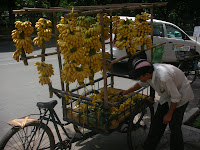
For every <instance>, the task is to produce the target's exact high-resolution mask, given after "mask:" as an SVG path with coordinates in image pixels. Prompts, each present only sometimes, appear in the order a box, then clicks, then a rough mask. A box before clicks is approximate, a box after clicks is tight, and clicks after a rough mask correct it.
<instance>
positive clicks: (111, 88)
mask: <svg viewBox="0 0 200 150" xmlns="http://www.w3.org/2000/svg"><path fill="white" fill-rule="evenodd" d="M165 5H166V3H163V2H159V3H125V4H107V5H100V6H75V7H73V8H61V7H51V8H48V9H43V8H23V9H21V10H14V11H13V12H14V13H15V14H25V13H52V14H53V24H54V30H55V35H56V40H59V32H58V29H57V27H56V25H57V13H58V12H62V13H63V14H64V17H65V18H69V17H71V14H69V12H72V10H73V16H74V17H78V16H94V15H96V14H99V20H100V25H101V27H103V26H104V24H105V22H104V18H103V16H104V13H107V14H108V15H109V19H110V20H109V22H110V25H109V27H110V29H109V32H110V34H109V36H110V42H109V43H105V35H104V34H105V31H104V30H105V29H104V28H102V30H101V33H100V34H101V46H102V58H101V60H102V64H103V65H102V66H103V73H102V77H101V78H97V79H94V81H93V83H92V84H91V81H89V82H88V83H85V84H84V86H81V85H80V86H79V87H77V88H74V89H70V86H69V84H66V83H64V82H63V81H62V79H61V78H62V77H61V71H62V69H63V59H62V58H63V56H62V54H61V48H60V46H59V45H57V51H56V52H54V53H45V50H44V47H42V53H41V55H34V56H26V54H25V53H23V55H21V58H20V59H21V60H23V61H24V63H25V64H28V60H29V59H33V58H38V57H41V58H42V61H43V62H44V61H45V57H47V56H49V55H57V56H58V64H59V70H60V82H61V89H56V88H54V87H53V85H52V84H49V91H50V93H51V94H52V93H54V94H55V95H56V96H57V97H59V98H61V99H62V110H63V120H64V121H66V122H67V124H71V123H72V124H73V127H74V129H75V131H76V132H77V133H79V134H81V136H80V138H74V139H73V140H72V141H73V142H75V141H77V140H84V139H87V138H88V137H91V136H93V135H95V134H99V133H101V134H105V135H108V134H110V133H112V132H113V131H119V132H122V133H127V140H128V144H129V148H130V149H134V146H135V145H134V143H133V142H134V139H133V138H134V136H133V135H134V132H135V131H136V130H137V129H138V128H140V127H143V128H146V126H145V123H144V122H145V121H147V122H150V121H151V118H152V116H153V114H154V109H153V105H152V103H153V102H151V100H150V97H151V96H152V92H151V90H150V87H145V88H142V89H140V90H139V91H136V92H134V93H130V94H128V95H124V96H120V95H118V93H119V92H120V91H121V89H120V87H119V88H116V87H115V84H114V80H117V79H119V78H126V79H127V80H130V79H129V77H128V76H122V75H117V74H114V73H113V68H112V65H113V64H114V63H116V62H118V61H121V60H123V59H126V58H128V57H130V55H127V56H125V57H122V58H119V59H115V60H114V59H113V37H112V35H113V34H112V32H113V29H112V23H113V22H112V18H113V14H116V12H118V11H130V10H135V9H150V13H151V18H150V19H151V24H150V26H151V29H153V8H155V7H161V6H165ZM151 39H152V40H153V30H151ZM105 44H110V58H109V59H110V60H108V59H106V53H105ZM159 45H162V44H159ZM159 45H154V46H152V47H150V48H146V49H144V47H143V49H142V51H143V52H144V51H145V50H151V54H152V55H153V48H155V47H157V46H159ZM138 53H140V52H137V53H136V54H138ZM108 63H109V64H110V66H111V69H110V71H109V72H108V71H107V68H106V64H108ZM152 97H153V96H152ZM147 110H148V111H147ZM146 114H148V116H147V117H145V116H146ZM142 122H143V123H142ZM84 129H87V132H86V131H85V130H84Z"/></svg>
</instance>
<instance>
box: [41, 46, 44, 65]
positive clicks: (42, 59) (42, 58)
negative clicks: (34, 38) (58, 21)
mask: <svg viewBox="0 0 200 150" xmlns="http://www.w3.org/2000/svg"><path fill="white" fill-rule="evenodd" d="M41 54H42V57H41V61H42V62H44V61H45V43H44V42H43V44H42V52H41Z"/></svg>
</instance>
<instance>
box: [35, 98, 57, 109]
mask: <svg viewBox="0 0 200 150" xmlns="http://www.w3.org/2000/svg"><path fill="white" fill-rule="evenodd" d="M57 103H58V102H57V100H52V101H50V102H38V103H37V107H38V108H47V109H52V108H54V107H55V106H56V104H57Z"/></svg>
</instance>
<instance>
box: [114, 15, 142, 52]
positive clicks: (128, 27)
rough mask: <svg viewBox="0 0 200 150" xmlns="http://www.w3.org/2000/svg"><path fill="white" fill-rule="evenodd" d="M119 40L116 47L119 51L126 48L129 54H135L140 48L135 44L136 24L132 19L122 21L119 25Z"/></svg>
mask: <svg viewBox="0 0 200 150" xmlns="http://www.w3.org/2000/svg"><path fill="white" fill-rule="evenodd" d="M117 31H118V33H117V39H116V43H115V44H116V46H117V48H118V49H119V50H122V49H123V48H124V47H125V48H126V50H127V52H130V53H131V54H134V53H135V51H136V49H138V47H137V46H136V44H135V43H134V39H133V38H134V37H135V36H136V34H137V33H136V29H135V28H134V22H133V21H132V20H131V19H126V20H124V19H120V20H119V23H118V25H117Z"/></svg>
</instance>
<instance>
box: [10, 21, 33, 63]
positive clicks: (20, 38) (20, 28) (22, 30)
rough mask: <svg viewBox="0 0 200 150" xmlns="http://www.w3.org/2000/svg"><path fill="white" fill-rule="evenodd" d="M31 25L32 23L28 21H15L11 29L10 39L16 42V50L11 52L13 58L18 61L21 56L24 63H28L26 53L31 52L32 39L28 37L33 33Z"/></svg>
mask: <svg viewBox="0 0 200 150" xmlns="http://www.w3.org/2000/svg"><path fill="white" fill-rule="evenodd" d="M31 25H32V23H31V22H29V21H25V22H21V21H16V22H15V28H16V29H15V30H13V31H12V39H13V42H14V43H16V44H15V46H16V51H15V52H14V53H13V58H14V59H15V60H16V61H17V62H18V61H19V57H20V56H21V58H22V59H24V64H25V65H28V62H27V59H26V53H28V54H30V53H32V52H33V46H32V45H31V43H32V40H31V38H29V37H28V36H30V35H31V34H32V33H33V27H32V26H31Z"/></svg>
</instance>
